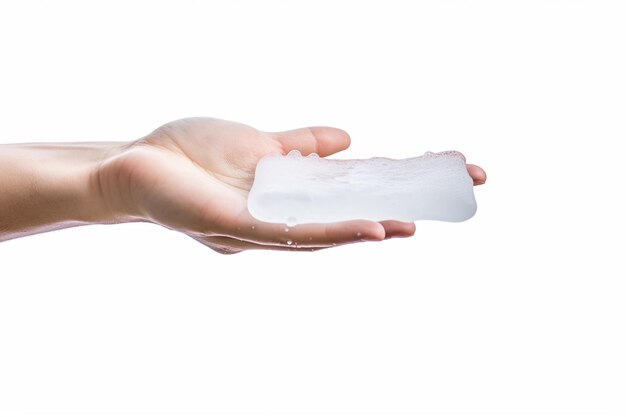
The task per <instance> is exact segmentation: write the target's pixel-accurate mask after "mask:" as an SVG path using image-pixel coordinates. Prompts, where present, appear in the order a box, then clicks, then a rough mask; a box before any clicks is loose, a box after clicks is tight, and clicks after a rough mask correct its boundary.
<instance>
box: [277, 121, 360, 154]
mask: <svg viewBox="0 0 626 417" xmlns="http://www.w3.org/2000/svg"><path fill="white" fill-rule="evenodd" d="M270 135H271V136H272V137H273V138H274V139H275V140H276V141H278V142H279V143H280V145H281V146H282V149H283V153H285V154H286V153H288V152H289V151H291V150H294V149H296V150H298V151H300V153H301V154H302V155H305V156H306V155H308V154H310V153H313V152H315V153H316V154H318V155H319V156H328V155H332V154H334V153H337V152H339V151H343V150H344V149H347V148H348V146H350V136H349V135H348V133H346V132H345V131H343V130H341V129H336V128H334V127H326V126H315V127H305V128H302V129H295V130H288V131H285V132H276V133H271V134H270Z"/></svg>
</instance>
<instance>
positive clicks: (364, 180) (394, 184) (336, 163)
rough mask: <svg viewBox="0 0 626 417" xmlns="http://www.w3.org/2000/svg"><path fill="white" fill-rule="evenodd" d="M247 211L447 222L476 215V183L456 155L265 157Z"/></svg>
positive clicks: (272, 218) (278, 219)
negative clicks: (344, 158) (392, 157)
mask: <svg viewBox="0 0 626 417" xmlns="http://www.w3.org/2000/svg"><path fill="white" fill-rule="evenodd" d="M248 210H249V211H250V213H251V214H252V216H254V217H255V218H257V219H258V220H261V221H264V222H271V223H286V224H287V225H289V226H293V225H295V224H298V223H331V222H338V221H343V220H353V219H367V220H375V221H380V220H389V219H393V220H402V221H415V220H443V221H449V222H459V221H463V220H467V219H469V218H470V217H472V216H473V215H474V213H475V212H476V200H475V199H474V190H473V180H472V178H471V177H470V176H469V174H468V173H467V168H466V166H465V159H464V158H463V155H462V154H460V153H459V152H455V151H448V152H440V153H432V152H426V153H425V154H424V155H422V156H419V157H415V158H408V159H389V158H371V159H346V160H339V159H324V158H320V157H319V156H317V155H316V154H311V155H309V156H306V157H305V156H302V155H301V154H300V152H298V151H291V152H290V153H289V154H288V155H286V156H283V155H270V156H266V157H264V158H262V159H261V160H260V161H259V163H258V164H257V167H256V173H255V178H254V184H253V186H252V189H251V190H250V194H249V196H248Z"/></svg>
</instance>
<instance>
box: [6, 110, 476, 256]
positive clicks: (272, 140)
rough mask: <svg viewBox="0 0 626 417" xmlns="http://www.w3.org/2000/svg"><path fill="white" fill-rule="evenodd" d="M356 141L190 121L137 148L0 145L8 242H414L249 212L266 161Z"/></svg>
mask: <svg viewBox="0 0 626 417" xmlns="http://www.w3.org/2000/svg"><path fill="white" fill-rule="evenodd" d="M349 144H350V139H349V137H348V135H347V134H346V133H345V132H343V131H341V130H339V129H333V128H327V127H314V128H304V129H297V130H293V131H288V132H277V133H270V132H261V131H259V130H256V129H254V128H252V127H250V126H246V125H242V124H238V123H233V122H228V121H224V120H218V119H209V118H190V119H182V120H178V121H175V122H172V123H168V124H166V125H164V126H161V127H160V128H158V129H157V130H155V131H154V132H152V133H150V134H149V135H147V136H145V137H143V138H141V139H139V140H137V141H132V142H87V143H68V144H15V145H0V172H1V173H2V174H1V176H0V193H2V196H1V197H0V241H1V240H7V239H11V238H16V237H20V236H25V235H29V234H33V233H39V232H43V231H48V230H53V229H60V228H64V227H71V226H77V225H83V224H92V223H121V222H130V221H148V222H153V223H156V224H160V225H162V226H165V227H168V228H170V229H175V230H178V231H181V232H183V233H185V234H187V235H189V236H191V237H192V238H194V239H196V240H198V241H199V242H201V243H203V244H205V245H207V246H209V247H211V248H212V249H214V250H216V251H218V252H220V253H237V252H240V251H242V250H246V249H279V250H316V249H323V248H327V247H331V246H335V245H340V244H346V243H353V242H359V241H364V240H365V241H367V240H382V239H385V238H390V237H403V236H411V235H412V234H413V233H414V231H415V226H414V225H413V223H404V222H398V221H393V220H389V221H382V222H373V221H367V220H353V221H347V222H341V223H331V224H318V225H312V224H311V225H306V224H304V225H298V226H296V227H293V228H285V226H284V225H281V224H270V223H262V222H259V221H257V220H256V219H254V218H253V217H252V216H251V215H250V214H249V213H248V210H247V205H246V203H247V195H248V192H249V190H250V187H251V186H252V182H253V180H254V169H255V167H256V163H257V162H258V160H259V159H260V158H262V157H263V156H265V155H268V154H271V153H283V154H284V153H287V152H288V151H289V150H291V149H298V150H300V151H301V152H302V153H303V154H308V153H311V152H316V153H318V154H319V155H320V156H328V155H331V154H333V153H336V152H338V151H341V150H343V149H346V148H347V147H348V146H349ZM468 172H469V173H470V175H471V176H472V177H473V178H474V182H475V183H476V184H479V183H482V182H484V180H485V174H484V171H483V170H482V169H480V168H478V167H476V166H471V165H468ZM290 242H291V243H290ZM294 242H298V245H297V246H296V245H295V244H294Z"/></svg>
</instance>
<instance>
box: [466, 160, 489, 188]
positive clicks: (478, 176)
mask: <svg viewBox="0 0 626 417" xmlns="http://www.w3.org/2000/svg"><path fill="white" fill-rule="evenodd" d="M467 172H468V173H469V175H470V177H472V179H473V180H474V185H482V184H484V183H485V182H486V181H487V173H486V172H485V170H484V169H482V168H481V167H479V166H478V165H472V164H467Z"/></svg>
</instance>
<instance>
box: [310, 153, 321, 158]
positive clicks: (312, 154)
mask: <svg viewBox="0 0 626 417" xmlns="http://www.w3.org/2000/svg"><path fill="white" fill-rule="evenodd" d="M319 157H320V156H319V155H318V154H316V153H315V152H311V153H310V154H309V156H308V158H319Z"/></svg>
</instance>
